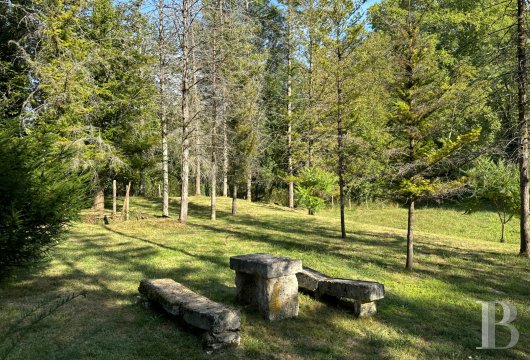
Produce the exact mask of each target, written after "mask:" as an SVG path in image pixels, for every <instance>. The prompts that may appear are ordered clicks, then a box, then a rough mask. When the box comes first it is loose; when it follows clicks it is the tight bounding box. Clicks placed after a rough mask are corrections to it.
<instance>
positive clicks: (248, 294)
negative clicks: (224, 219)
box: [230, 254, 302, 321]
mask: <svg viewBox="0 0 530 360" xmlns="http://www.w3.org/2000/svg"><path fill="white" fill-rule="evenodd" d="M230 269H233V270H235V271H236V279H235V282H236V291H237V300H238V301H239V302H241V303H243V304H248V305H251V306H252V307H254V308H256V309H257V310H258V311H259V312H260V313H261V314H262V315H264V316H265V317H266V318H267V319H269V320H271V321H273V320H280V319H285V318H289V317H295V316H298V281H297V279H296V273H297V272H299V271H301V270H302V262H301V261H300V260H295V259H290V258H287V257H281V256H274V255H270V254H250V255H239V256H232V257H231V258H230Z"/></svg>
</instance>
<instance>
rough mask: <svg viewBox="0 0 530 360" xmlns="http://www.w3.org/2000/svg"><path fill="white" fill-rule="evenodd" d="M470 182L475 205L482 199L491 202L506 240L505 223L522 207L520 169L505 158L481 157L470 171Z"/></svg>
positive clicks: (502, 237)
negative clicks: (494, 159) (505, 160)
mask: <svg viewBox="0 0 530 360" xmlns="http://www.w3.org/2000/svg"><path fill="white" fill-rule="evenodd" d="M468 176H469V183H470V185H471V186H472V188H473V198H474V200H475V201H474V204H473V205H474V207H473V208H477V207H478V206H479V204H480V202H481V200H485V201H487V202H491V203H492V204H493V205H494V206H495V209H496V210H497V214H498V216H499V221H500V222H501V225H502V226H503V231H502V235H501V241H503V240H504V224H506V223H507V222H509V221H510V220H511V219H512V217H513V216H514V215H516V214H517V213H518V212H519V208H520V198H519V195H520V189H519V170H518V168H517V166H516V165H515V164H512V163H506V162H504V161H503V160H498V161H497V162H495V161H493V160H492V159H490V158H486V157H483V158H480V159H479V160H477V162H476V164H475V167H474V168H472V169H471V170H470V171H469V172H468Z"/></svg>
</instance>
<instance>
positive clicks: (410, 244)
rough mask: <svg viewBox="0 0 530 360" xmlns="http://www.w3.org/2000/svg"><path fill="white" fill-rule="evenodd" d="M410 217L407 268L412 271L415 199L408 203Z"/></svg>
mask: <svg viewBox="0 0 530 360" xmlns="http://www.w3.org/2000/svg"><path fill="white" fill-rule="evenodd" d="M408 207H409V216H408V223H407V263H406V264H405V268H406V269H407V270H410V271H412V264H413V262H414V199H412V198H411V199H410V200H409V201H408Z"/></svg>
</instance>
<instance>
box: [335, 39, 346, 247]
mask: <svg viewBox="0 0 530 360" xmlns="http://www.w3.org/2000/svg"><path fill="white" fill-rule="evenodd" d="M337 38H338V36H337ZM341 66H342V52H341V48H340V46H338V47H337V67H338V70H337V78H336V85H337V152H338V160H339V161H338V175H339V206H340V232H341V237H342V238H343V239H345V238H346V223H345V218H344V153H343V149H342V146H343V144H342V142H343V139H342V137H343V135H344V134H343V129H342V78H341V77H342V74H341V73H340V68H341Z"/></svg>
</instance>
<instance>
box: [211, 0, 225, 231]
mask: <svg viewBox="0 0 530 360" xmlns="http://www.w3.org/2000/svg"><path fill="white" fill-rule="evenodd" d="M217 5H218V6H219V19H220V20H221V22H223V19H222V11H223V8H222V2H221V1H218V4H217ZM216 17H217V15H216ZM212 48H213V49H212V89H213V94H214V95H213V98H212V130H211V131H212V139H211V145H212V150H211V151H212V153H211V161H212V170H211V174H210V176H211V177H210V219H211V220H214V221H215V219H216V218H217V147H216V144H217V122H218V119H217V117H218V102H217V100H218V98H217V96H218V95H219V94H218V88H217V26H216V24H214V28H213V46H212Z"/></svg>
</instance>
